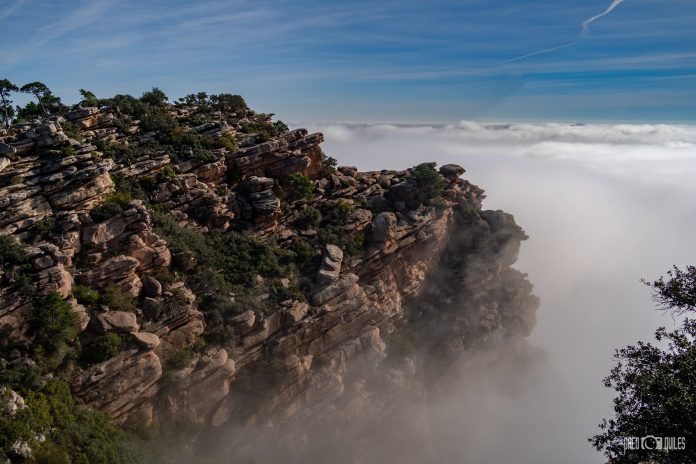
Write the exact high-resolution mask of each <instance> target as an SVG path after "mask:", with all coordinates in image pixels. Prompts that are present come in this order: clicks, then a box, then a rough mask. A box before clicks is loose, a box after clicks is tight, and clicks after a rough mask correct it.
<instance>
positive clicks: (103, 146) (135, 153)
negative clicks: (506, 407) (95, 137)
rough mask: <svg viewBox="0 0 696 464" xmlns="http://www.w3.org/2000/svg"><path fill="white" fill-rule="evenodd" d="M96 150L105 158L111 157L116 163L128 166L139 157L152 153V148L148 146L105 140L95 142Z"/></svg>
mask: <svg viewBox="0 0 696 464" xmlns="http://www.w3.org/2000/svg"><path fill="white" fill-rule="evenodd" d="M97 150H99V151H100V152H101V153H102V154H103V155H104V156H105V157H106V158H111V159H113V160H114V161H116V162H118V163H121V164H125V165H128V166H130V165H132V164H133V163H135V162H136V161H137V160H138V159H140V158H143V157H145V156H151V155H152V154H153V149H152V148H150V147H145V146H141V145H135V144H125V143H119V142H107V141H105V140H100V141H99V142H97Z"/></svg>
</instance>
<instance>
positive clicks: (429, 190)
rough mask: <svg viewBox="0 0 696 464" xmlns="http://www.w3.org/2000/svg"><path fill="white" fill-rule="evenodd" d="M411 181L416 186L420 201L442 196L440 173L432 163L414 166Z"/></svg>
mask: <svg viewBox="0 0 696 464" xmlns="http://www.w3.org/2000/svg"><path fill="white" fill-rule="evenodd" d="M412 174H413V179H414V180H415V181H416V183H417V184H418V188H419V191H420V192H419V196H421V197H423V198H422V199H430V198H439V197H441V196H442V190H443V189H444V184H443V182H442V178H441V177H440V173H438V172H437V170H436V169H435V167H434V166H433V164H432V163H422V164H419V165H418V166H415V167H414V168H413V171H412Z"/></svg>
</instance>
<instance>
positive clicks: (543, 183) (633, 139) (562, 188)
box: [304, 121, 696, 464]
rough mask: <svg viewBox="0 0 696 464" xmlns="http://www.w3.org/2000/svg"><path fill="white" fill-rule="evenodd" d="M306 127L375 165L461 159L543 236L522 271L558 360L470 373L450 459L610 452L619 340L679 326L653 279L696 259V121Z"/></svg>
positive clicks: (496, 204) (493, 204)
mask: <svg viewBox="0 0 696 464" xmlns="http://www.w3.org/2000/svg"><path fill="white" fill-rule="evenodd" d="M304 126H305V127H307V128H308V129H310V130H313V131H321V132H323V133H324V135H325V138H326V142H325V143H324V149H325V151H326V152H327V154H328V155H330V156H333V157H335V158H337V159H338V161H339V164H341V165H355V166H357V167H358V168H359V169H361V170H380V169H403V168H407V167H410V166H413V165H415V164H418V163H421V162H424V161H435V162H437V163H438V164H440V165H442V164H446V163H455V164H460V165H462V166H463V167H464V168H465V169H466V170H467V173H466V174H465V176H466V178H467V179H468V180H470V181H471V182H473V183H475V184H477V185H479V186H480V187H482V188H484V189H485V190H486V191H487V194H488V198H487V199H486V200H485V202H484V207H485V208H487V209H503V210H505V211H507V212H509V213H512V214H514V216H515V217H516V219H517V222H518V223H519V224H520V225H521V226H523V227H524V228H525V230H526V232H527V233H528V235H529V236H530V239H529V240H528V241H527V242H525V243H524V244H523V247H522V252H521V254H520V259H519V261H518V263H517V265H516V267H518V268H519V269H520V270H522V271H523V272H526V273H528V274H529V279H530V280H531V282H532V283H533V284H534V286H535V292H536V294H537V295H538V296H539V297H540V298H541V302H542V303H541V307H540V309H539V312H538V324H537V327H536V329H535V331H534V333H533V334H532V336H531V338H530V342H531V343H532V344H533V345H535V346H537V347H540V348H542V349H544V350H546V351H547V352H548V359H549V366H548V367H547V369H546V370H545V371H544V372H540V371H535V372H533V373H529V374H528V375H527V377H526V378H522V379H520V381H519V385H518V386H517V388H515V389H513V390H511V389H510V388H509V385H508V384H509V381H510V380H509V378H508V377H506V376H499V375H497V374H491V375H490V378H486V376H485V373H483V374H481V375H479V376H477V380H476V385H473V386H472V385H467V380H466V379H464V384H463V386H462V388H463V390H462V391H466V392H467V393H466V394H462V397H461V401H457V398H456V397H455V398H453V401H454V403H448V404H447V405H446V408H445V409H446V411H445V414H440V415H439V416H437V417H439V419H438V420H439V421H440V422H441V424H439V427H440V430H446V431H447V434H448V435H447V436H448V440H447V443H448V444H447V445H442V446H443V449H442V459H443V462H446V461H448V460H449V461H450V462H454V461H452V459H454V460H456V462H467V463H471V464H477V463H491V464H493V463H505V462H515V463H522V464H524V463H529V464H541V463H558V462H564V463H568V464H573V463H577V464H587V463H601V462H604V460H603V459H602V456H601V455H599V454H598V453H597V452H595V451H593V450H592V449H591V448H590V447H589V445H588V443H587V438H588V437H589V436H591V435H593V434H595V433H597V432H598V431H599V429H598V428H597V424H598V423H599V422H600V420H601V419H602V418H603V417H607V416H608V415H609V414H610V412H611V398H612V392H611V391H610V390H608V389H606V388H604V387H603V385H602V378H603V377H604V376H606V375H607V374H608V373H609V370H610V368H611V367H612V366H613V365H614V363H615V362H614V360H613V359H612V355H613V350H614V349H615V348H618V347H622V346H624V345H627V344H630V343H634V342H636V341H637V340H649V339H651V337H652V333H653V331H654V329H655V328H656V327H657V326H659V325H666V326H668V327H671V326H674V325H675V322H674V321H673V319H672V318H671V317H670V316H669V315H666V314H664V313H660V312H658V311H656V310H655V309H654V304H653V302H652V301H651V298H650V291H649V289H648V288H646V287H645V286H644V285H643V284H641V282H640V279H641V278H648V279H652V278H656V277H658V276H659V275H662V274H664V272H665V271H666V270H667V269H668V268H669V267H670V266H671V265H673V264H676V265H679V266H683V265H686V264H694V263H696V239H695V238H694V237H696V126H689V125H662V124H659V125H656V124H640V125H629V124H620V125H601V124H583V125H577V124H554V123H545V124H531V123H524V124H482V123H477V122H468V121H463V122H461V123H459V124H452V125H432V126H431V125H392V124H376V125H356V124H351V125H349V124H304ZM530 377H531V378H530ZM498 379H505V380H504V383H505V385H502V384H500V383H501V382H499V381H498ZM472 392H473V393H472ZM433 428H434V429H436V428H438V424H437V423H435V424H433ZM445 448H446V449H445Z"/></svg>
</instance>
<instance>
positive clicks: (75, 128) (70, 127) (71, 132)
mask: <svg viewBox="0 0 696 464" xmlns="http://www.w3.org/2000/svg"><path fill="white" fill-rule="evenodd" d="M60 127H61V128H62V129H63V132H65V135H67V136H68V137H70V138H71V139H74V140H77V141H78V142H80V143H81V142H82V129H80V126H79V125H78V124H75V123H73V122H69V121H65V122H62V123H61V124H60ZM69 148H72V147H69ZM74 151H75V149H74V148H73V155H74V154H75V153H74Z"/></svg>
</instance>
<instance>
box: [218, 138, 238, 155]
mask: <svg viewBox="0 0 696 464" xmlns="http://www.w3.org/2000/svg"><path fill="white" fill-rule="evenodd" d="M217 146H218V148H225V149H227V151H229V152H230V153H234V152H236V151H237V150H238V148H237V139H236V138H235V137H234V135H232V134H228V135H223V136H222V137H220V138H219V139H218V140H217Z"/></svg>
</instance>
